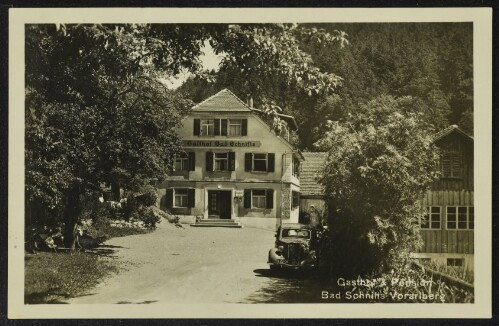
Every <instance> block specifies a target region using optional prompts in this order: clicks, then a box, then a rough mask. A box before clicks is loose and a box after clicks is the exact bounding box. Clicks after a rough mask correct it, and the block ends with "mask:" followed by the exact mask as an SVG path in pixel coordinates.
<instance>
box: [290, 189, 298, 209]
mask: <svg viewBox="0 0 499 326" xmlns="http://www.w3.org/2000/svg"><path fill="white" fill-rule="evenodd" d="M298 206H300V193H299V192H298V191H294V190H293V191H292V192H291V208H293V209H294V208H296V207H298Z"/></svg>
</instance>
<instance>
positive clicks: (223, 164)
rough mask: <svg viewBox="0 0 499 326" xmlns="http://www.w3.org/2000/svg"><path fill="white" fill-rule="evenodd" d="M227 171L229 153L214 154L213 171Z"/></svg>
mask: <svg viewBox="0 0 499 326" xmlns="http://www.w3.org/2000/svg"><path fill="white" fill-rule="evenodd" d="M228 169H229V153H215V171H227V170H228Z"/></svg>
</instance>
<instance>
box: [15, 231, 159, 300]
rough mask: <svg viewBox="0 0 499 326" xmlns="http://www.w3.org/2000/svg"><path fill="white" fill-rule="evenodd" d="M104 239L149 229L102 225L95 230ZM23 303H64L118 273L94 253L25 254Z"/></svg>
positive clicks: (113, 264) (115, 268)
mask: <svg viewBox="0 0 499 326" xmlns="http://www.w3.org/2000/svg"><path fill="white" fill-rule="evenodd" d="M95 231H96V232H95V233H96V234H98V235H105V236H106V238H107V239H110V238H114V237H121V236H126V235H132V234H144V233H147V232H150V231H148V230H142V229H132V228H113V227H110V226H105V227H101V228H99V230H95ZM24 263H25V266H24V270H25V278H24V301H25V304H40V303H42V304H43V303H64V302H63V301H62V300H63V299H65V298H71V297H75V296H77V295H79V294H81V293H83V292H85V291H86V290H88V289H91V288H92V287H94V286H95V285H97V284H98V283H99V282H100V280H101V279H102V278H103V277H105V276H106V275H108V274H110V273H116V272H118V270H119V268H118V267H117V266H116V263H115V262H114V261H113V260H112V259H109V258H108V257H105V256H100V255H99V254H98V253H96V252H83V251H81V252H78V251H75V252H73V253H67V252H57V253H55V252H39V253H38V254H29V253H26V254H25V258H24Z"/></svg>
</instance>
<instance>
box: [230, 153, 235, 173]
mask: <svg viewBox="0 0 499 326" xmlns="http://www.w3.org/2000/svg"><path fill="white" fill-rule="evenodd" d="M235 170H236V153H235V152H229V171H235Z"/></svg>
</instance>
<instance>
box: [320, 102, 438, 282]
mask: <svg viewBox="0 0 499 326" xmlns="http://www.w3.org/2000/svg"><path fill="white" fill-rule="evenodd" d="M414 105H415V101H414V99H412V98H408V97H402V98H394V97H390V96H381V97H378V98H376V99H374V100H372V101H370V102H368V103H367V104H366V105H363V106H361V107H360V109H359V110H358V112H357V113H356V114H355V115H350V117H349V118H348V119H347V120H346V121H344V122H341V123H340V122H337V121H336V122H330V123H329V131H328V132H327V133H326V134H325V137H324V138H323V139H322V140H321V141H320V142H319V143H318V145H319V146H320V148H321V149H323V150H326V151H327V152H328V156H327V162H326V164H325V166H324V169H323V171H322V177H321V179H320V181H321V183H322V184H323V185H324V187H325V193H326V197H327V202H328V206H329V211H330V217H329V227H330V230H331V239H332V247H331V248H329V249H330V252H329V257H328V258H329V259H330V261H331V262H332V263H333V266H336V267H337V268H338V269H339V270H342V271H346V272H349V273H370V272H378V271H382V270H386V269H388V268H393V267H394V266H397V265H398V264H400V263H401V262H403V260H404V258H407V256H408V254H409V253H410V252H414V251H415V250H416V249H417V248H418V246H419V245H420V244H421V239H420V236H419V219H420V218H421V217H422V208H421V206H420V204H419V200H420V199H421V198H422V195H423V193H424V192H425V191H426V190H427V189H428V188H429V186H430V184H431V182H432V181H433V180H434V179H435V177H436V175H437V172H436V167H437V163H438V153H437V150H436V148H435V146H434V145H432V141H431V138H430V136H429V135H428V132H427V130H425V128H426V125H425V123H423V119H422V116H421V114H418V113H414V112H415V111H416V112H417V110H415V109H414V108H413V106H414ZM416 105H417V103H416Z"/></svg>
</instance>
